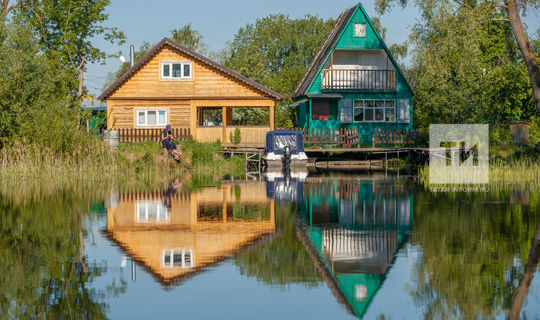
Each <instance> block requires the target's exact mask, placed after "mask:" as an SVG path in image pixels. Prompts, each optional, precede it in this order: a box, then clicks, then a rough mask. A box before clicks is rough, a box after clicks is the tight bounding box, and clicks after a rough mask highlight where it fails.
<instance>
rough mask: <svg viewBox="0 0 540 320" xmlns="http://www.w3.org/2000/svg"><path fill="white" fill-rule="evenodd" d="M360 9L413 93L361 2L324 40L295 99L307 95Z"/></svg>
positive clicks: (345, 11) (351, 9)
mask: <svg viewBox="0 0 540 320" xmlns="http://www.w3.org/2000/svg"><path fill="white" fill-rule="evenodd" d="M358 9H359V10H361V11H362V14H364V16H365V17H367V21H368V24H369V27H370V28H372V29H373V31H374V32H375V35H376V36H377V39H378V40H379V42H380V43H381V45H382V46H383V48H384V51H385V52H386V54H387V55H388V57H389V58H390V61H391V62H392V64H393V65H394V68H396V70H397V72H398V73H399V74H400V75H401V76H402V77H403V79H405V84H406V85H407V88H408V89H409V90H410V91H411V93H412V92H413V90H412V88H411V86H410V85H409V83H408V82H407V78H405V76H404V75H403V72H401V69H400V68H399V66H398V64H397V62H396V60H395V59H394V57H393V56H392V54H391V53H390V50H388V47H387V46H386V43H384V41H383V39H382V38H381V36H380V35H379V32H377V29H376V28H375V26H373V23H372V22H371V19H370V18H369V16H368V14H367V13H366V11H365V10H364V7H362V4H361V3H360V2H359V3H358V4H357V5H356V6H354V7H352V8H349V9H345V10H344V11H343V12H342V13H341V15H340V16H339V18H338V19H337V21H336V24H335V25H334V27H333V28H332V30H330V32H329V33H328V36H327V37H326V39H325V40H324V42H323V44H322V46H321V48H320V49H319V51H318V52H317V54H316V55H315V57H314V58H313V60H312V61H311V64H310V65H309V67H308V69H307V71H306V73H305V74H304V76H303V77H302V80H300V82H299V83H298V85H297V86H296V88H295V89H294V92H293V94H292V97H293V98H297V97H300V96H303V95H305V94H306V92H307V91H308V89H309V87H310V86H311V84H312V83H313V80H314V79H315V76H317V74H318V73H319V70H320V69H321V68H322V67H323V65H324V64H325V62H326V60H327V59H328V56H329V55H330V53H331V52H332V51H333V50H334V49H335V47H336V45H337V43H338V40H339V39H340V38H341V36H342V35H343V31H344V30H345V27H347V25H348V24H349V21H350V20H351V18H352V17H353V16H354V14H355V13H356V11H357V10H358Z"/></svg>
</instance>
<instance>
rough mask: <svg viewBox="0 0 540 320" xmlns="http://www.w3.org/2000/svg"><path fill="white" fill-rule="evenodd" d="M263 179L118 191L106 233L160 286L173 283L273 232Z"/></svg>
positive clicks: (271, 209) (270, 210)
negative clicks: (179, 189)
mask: <svg viewBox="0 0 540 320" xmlns="http://www.w3.org/2000/svg"><path fill="white" fill-rule="evenodd" d="M274 216H275V213H274V201H273V200H270V199H268V198H266V192H265V184H264V182H240V183H225V184H223V186H222V188H221V189H219V188H204V189H202V190H200V191H196V192H193V193H191V194H189V193H180V194H179V193H175V194H172V195H171V194H170V193H167V192H155V193H126V194H121V195H120V198H119V202H118V205H117V206H116V207H115V208H109V209H108V223H107V231H106V232H107V235H108V237H109V239H111V240H113V241H114V242H116V243H117V244H118V245H119V246H120V247H121V248H122V249H123V250H124V251H126V252H127V254H129V255H130V256H131V257H132V258H133V259H135V260H136V261H137V262H139V263H140V264H142V265H143V266H145V267H146V268H147V269H148V270H149V271H150V272H151V273H152V274H153V275H154V276H155V277H156V279H157V280H158V281H159V282H160V283H162V284H163V285H172V284H176V283H178V282H179V281H181V280H182V279H184V278H185V277H187V276H191V275H193V274H195V273H196V272H197V271H201V269H202V268H204V267H206V266H209V265H211V264H214V263H216V262H219V261H221V260H223V259H225V258H226V257H228V256H230V255H231V254H234V253H236V252H238V251H240V250H242V249H245V248H247V247H250V246H252V245H254V244H256V243H257V242H259V241H264V240H266V239H267V238H268V237H267V236H269V235H271V234H272V233H273V232H274V231H275V219H274Z"/></svg>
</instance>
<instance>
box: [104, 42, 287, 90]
mask: <svg viewBox="0 0 540 320" xmlns="http://www.w3.org/2000/svg"><path fill="white" fill-rule="evenodd" d="M165 45H168V46H171V47H173V48H175V49H177V50H179V51H180V52H182V53H184V54H186V55H188V56H190V57H192V58H193V59H195V60H198V61H200V62H202V63H204V64H206V65H209V66H211V67H213V68H215V69H217V70H219V71H221V72H223V73H225V74H226V75H228V76H231V77H233V78H235V79H236V80H238V81H240V82H242V83H244V84H247V85H248V86H250V87H252V88H255V89H257V90H258V91H260V92H262V93H264V94H266V95H267V96H269V97H271V98H274V99H276V100H282V99H283V96H282V95H281V94H279V93H277V92H275V91H273V90H271V89H269V88H267V87H265V86H263V85H262V84H259V83H257V82H255V81H253V80H251V79H249V78H247V77H245V76H243V75H241V74H239V73H238V72H236V71H233V70H231V69H229V68H227V67H224V66H222V65H221V64H219V63H217V62H215V61H213V60H210V59H208V58H207V57H204V56H202V55H200V54H198V53H196V52H195V51H193V50H190V49H188V48H186V47H184V46H183V45H181V44H178V43H176V42H174V41H172V40H171V39H169V38H163V40H161V41H160V42H159V43H158V44H156V45H155V46H154V47H153V48H152V49H150V51H148V53H147V54H146V55H145V56H144V57H142V58H141V59H140V60H139V61H137V63H136V64H135V65H134V66H133V67H131V68H129V69H128V70H127V71H126V72H125V73H124V74H123V75H122V76H121V77H120V78H119V79H118V80H116V81H115V82H114V83H113V84H112V85H111V86H110V87H109V88H108V89H107V90H105V91H104V92H103V93H102V94H101V95H100V96H99V97H98V100H105V99H107V98H108V97H109V95H110V94H111V93H112V92H113V91H114V90H116V89H117V88H118V87H120V86H121V85H122V84H123V83H124V82H125V81H127V80H128V78H129V77H130V76H131V75H132V74H133V73H134V72H135V71H137V70H138V69H139V68H141V67H142V66H143V65H144V64H145V63H146V62H147V61H148V60H150V58H152V57H153V56H154V55H155V54H156V53H157V52H158V51H159V50H160V49H161V48H163V47H164V46H165Z"/></svg>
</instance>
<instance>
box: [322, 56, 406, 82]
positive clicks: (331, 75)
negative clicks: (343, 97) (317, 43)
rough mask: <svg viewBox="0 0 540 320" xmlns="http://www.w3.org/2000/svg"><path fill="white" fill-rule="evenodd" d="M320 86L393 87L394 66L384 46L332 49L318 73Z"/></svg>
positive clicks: (394, 80) (394, 79)
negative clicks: (375, 48) (366, 48)
mask: <svg viewBox="0 0 540 320" xmlns="http://www.w3.org/2000/svg"><path fill="white" fill-rule="evenodd" d="M321 89H322V90H357V91H361V90H386V91H388V90H397V79H396V70H395V68H394V66H393V64H392V62H391V61H390V60H389V57H388V55H387V54H386V52H385V51H384V50H373V49H371V50H335V51H334V52H333V53H332V55H331V56H330V60H329V62H328V63H327V64H326V65H325V67H324V69H323V70H322V74H321Z"/></svg>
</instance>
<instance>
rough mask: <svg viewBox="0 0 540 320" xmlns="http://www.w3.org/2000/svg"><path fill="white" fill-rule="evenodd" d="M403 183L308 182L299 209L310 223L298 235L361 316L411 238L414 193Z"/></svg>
mask: <svg viewBox="0 0 540 320" xmlns="http://www.w3.org/2000/svg"><path fill="white" fill-rule="evenodd" d="M403 189H405V188H403ZM403 189H402V188H400V187H399V186H397V187H396V186H395V185H390V184H385V183H375V182H373V181H361V182H350V183H342V182H341V183H340V182H328V183H317V184H309V183H306V187H305V189H304V202H303V203H302V204H301V208H300V212H301V213H302V214H303V218H304V220H306V222H307V223H306V224H307V225H308V227H307V228H306V229H305V230H300V231H299V232H298V234H299V238H300V239H301V240H302V241H303V242H304V245H305V246H306V247H307V248H308V251H310V252H311V255H312V256H313V258H314V259H316V260H317V261H318V266H319V269H320V270H321V272H322V273H323V276H324V277H325V278H326V280H327V283H328V285H329V286H330V288H331V289H332V291H333V292H334V294H335V295H336V297H337V298H338V299H339V300H340V302H341V303H342V304H344V305H345V306H346V307H347V309H348V310H349V311H351V312H353V313H354V314H356V315H357V316H358V317H362V316H363V315H364V314H365V312H366V311H367V309H368V307H369V305H370V303H371V301H372V300H373V298H374V297H375V295H376V293H377V291H378V290H379V289H380V287H381V286H382V283H383V281H384V279H385V277H386V274H387V272H388V270H389V268H390V266H391V265H392V262H393V260H394V257H395V255H396V253H397V252H398V251H399V249H400V248H401V247H402V246H403V244H404V243H405V242H406V241H407V239H408V233H409V232H408V231H409V230H410V228H411V222H412V199H411V196H410V195H409V194H408V193H407V192H406V191H405V190H403Z"/></svg>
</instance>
